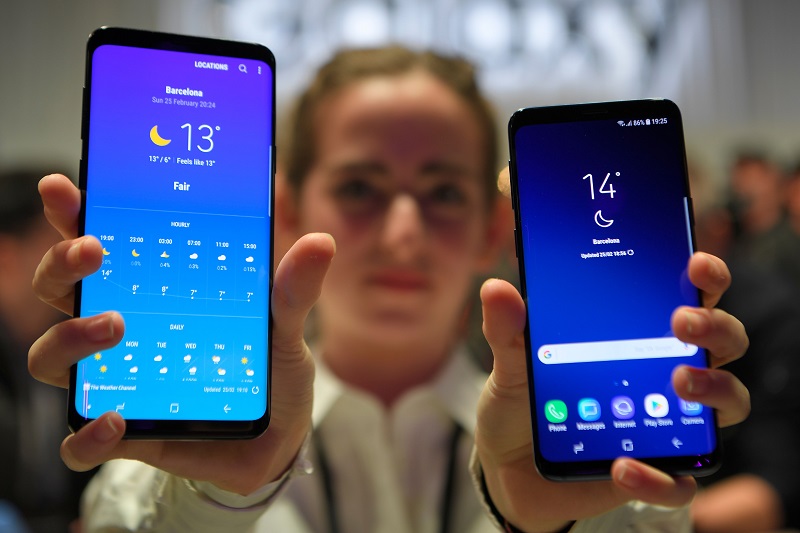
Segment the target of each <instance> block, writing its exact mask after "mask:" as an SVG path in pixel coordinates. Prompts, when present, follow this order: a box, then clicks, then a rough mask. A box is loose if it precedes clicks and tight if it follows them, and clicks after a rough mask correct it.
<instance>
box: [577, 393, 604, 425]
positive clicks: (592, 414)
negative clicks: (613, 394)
mask: <svg viewBox="0 0 800 533" xmlns="http://www.w3.org/2000/svg"><path fill="white" fill-rule="evenodd" d="M578 414H579V415H580V417H581V418H582V419H583V420H585V421H587V422H594V421H595V420H597V419H598V418H600V402H598V401H597V400H595V399H594V398H583V399H582V400H581V401H579V402H578Z"/></svg>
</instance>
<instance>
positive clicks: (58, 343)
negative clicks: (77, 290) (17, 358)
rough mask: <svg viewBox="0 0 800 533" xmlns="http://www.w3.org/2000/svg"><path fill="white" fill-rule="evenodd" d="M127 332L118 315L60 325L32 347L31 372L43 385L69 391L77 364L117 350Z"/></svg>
mask: <svg viewBox="0 0 800 533" xmlns="http://www.w3.org/2000/svg"><path fill="white" fill-rule="evenodd" d="M124 332H125V324H124V323H123V321H122V316H120V314H119V313H114V312H108V313H103V314H100V315H96V316H93V317H88V318H73V319H71V320H66V321H64V322H59V323H58V324H56V325H55V326H53V327H51V328H50V329H48V330H47V331H46V332H45V333H44V335H42V336H41V337H39V338H38V339H36V341H35V342H34V343H33V345H32V346H31V348H30V350H29V351H28V369H29V371H30V373H31V375H32V376H33V377H34V378H36V379H38V380H39V381H42V382H44V383H48V384H50V385H55V386H57V387H67V385H68V384H69V371H70V367H71V366H72V365H73V364H75V363H77V362H78V361H80V360H81V359H83V358H84V357H86V355H87V354H92V353H96V352H98V351H101V350H105V349H107V348H110V347H112V346H115V345H116V344H118V343H119V341H121V340H122V336H123V334H124Z"/></svg>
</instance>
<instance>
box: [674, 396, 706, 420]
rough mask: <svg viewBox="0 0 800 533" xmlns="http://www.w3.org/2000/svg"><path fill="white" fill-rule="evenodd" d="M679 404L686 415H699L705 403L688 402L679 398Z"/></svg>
mask: <svg viewBox="0 0 800 533" xmlns="http://www.w3.org/2000/svg"><path fill="white" fill-rule="evenodd" d="M678 406H679V407H680V409H681V412H682V413H683V414H685V415H686V416H698V415H699V414H701V413H702V412H703V404H701V403H700V402H687V401H686V400H684V399H682V398H679V399H678Z"/></svg>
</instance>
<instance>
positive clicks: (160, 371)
mask: <svg viewBox="0 0 800 533" xmlns="http://www.w3.org/2000/svg"><path fill="white" fill-rule="evenodd" d="M167 370H169V369H168V368H167V367H164V368H162V369H161V370H159V371H158V372H159V373H160V374H166V373H167Z"/></svg>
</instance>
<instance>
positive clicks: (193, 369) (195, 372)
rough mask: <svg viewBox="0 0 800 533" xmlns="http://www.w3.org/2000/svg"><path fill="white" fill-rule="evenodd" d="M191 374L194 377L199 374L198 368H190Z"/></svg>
mask: <svg viewBox="0 0 800 533" xmlns="http://www.w3.org/2000/svg"><path fill="white" fill-rule="evenodd" d="M189 374H191V375H192V376H194V375H195V374H197V367H196V366H193V367H192V368H190V369H189Z"/></svg>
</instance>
